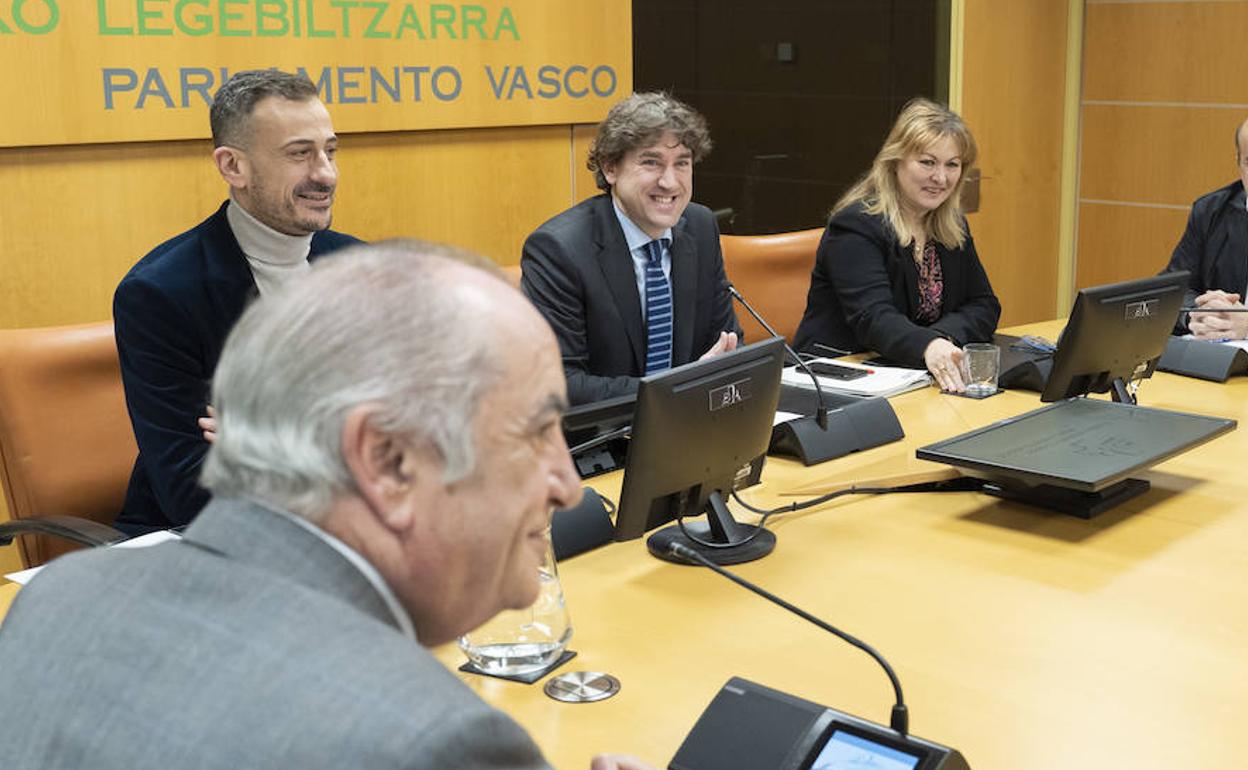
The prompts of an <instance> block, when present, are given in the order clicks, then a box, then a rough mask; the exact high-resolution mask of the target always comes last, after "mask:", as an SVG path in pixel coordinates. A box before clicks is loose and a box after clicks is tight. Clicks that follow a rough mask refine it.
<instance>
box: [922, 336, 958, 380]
mask: <svg viewBox="0 0 1248 770" xmlns="http://www.w3.org/2000/svg"><path fill="white" fill-rule="evenodd" d="M923 363H924V364H926V365H927V370H928V371H929V372H931V373H932V376H933V377H935V378H936V384H937V385H939V386H940V389H941V390H946V391H949V392H950V393H963V392H965V391H966V383H965V382H964V381H963V380H962V349H961V348H959V347H958V346H957V345H954V344H953V343H952V342H950V341H949V340H947V339H945V338H944V337H939V338H937V339H934V340H932V341H931V342H930V343H928V346H927V349H926V350H924V351H923Z"/></svg>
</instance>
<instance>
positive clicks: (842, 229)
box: [794, 206, 1001, 368]
mask: <svg viewBox="0 0 1248 770" xmlns="http://www.w3.org/2000/svg"><path fill="white" fill-rule="evenodd" d="M912 254H913V252H912V250H911V248H910V247H909V246H902V244H901V243H900V242H899V241H898V239H897V236H896V235H895V234H894V233H893V230H892V228H891V227H889V225H888V223H887V222H886V221H885V219H884V217H882V216H872V215H869V214H867V213H866V212H864V211H863V210H862V208H861V207H858V206H851V207H850V208H847V209H843V210H842V211H840V212H838V213H837V214H836V215H835V216H834V217H832V220H831V221H830V222H829V223H828V228H827V230H826V231H824V233H823V240H821V241H820V242H819V250H818V252H817V253H816V256H815V269H814V272H813V273H812V274H811V276H810V292H809V294H808V295H807V297H806V314H805V315H804V316H803V317H802V323H801V324H800V325H799V326H798V327H797V335H796V338H795V339H794V347H795V348H797V349H798V350H810V349H812V347H811V346H812V344H813V343H815V342H821V343H823V344H824V345H830V346H832V347H834V348H839V349H841V350H847V351H851V352H856V351H860V350H874V351H875V352H877V353H879V354H881V355H882V356H884V357H885V358H887V359H888V360H890V361H894V362H896V363H898V364H901V365H903V366H915V367H920V368H921V367H923V365H924V364H923V351H924V350H926V349H927V346H928V345H929V344H930V343H931V342H932V340H934V339H936V338H938V337H945V338H947V339H949V340H950V341H951V342H953V343H954V344H955V345H959V346H960V345H964V344H966V343H968V342H991V341H992V334H993V332H994V331H996V328H997V319H999V318H1000V317H1001V303H1000V302H998V301H997V297H996V295H995V294H993V293H992V285H991V284H989V282H988V274H987V273H986V272H984V266H983V265H982V264H980V262H979V255H978V254H976V253H975V242H974V241H973V240H972V239H971V237H970V235H969V234H968V235H967V237H966V244H965V245H964V246H963V247H962V248H961V249H954V250H950V249H947V248H945V247H944V246H942V245H941V244H940V243H937V244H936V255H937V258H938V259H939V260H940V269H941V272H942V273H943V275H944V294H943V300H942V309H941V313H942V315H941V316H940V318H938V319H937V320H936V322H935V323H933V324H931V325H930V326H925V325H923V324H921V323H919V322H918V321H915V320H914V318H915V317H916V316H917V315H918V310H919V272H918V268H917V267H916V266H915V264H914V257H913V256H912Z"/></svg>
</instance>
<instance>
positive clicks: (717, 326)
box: [520, 194, 741, 404]
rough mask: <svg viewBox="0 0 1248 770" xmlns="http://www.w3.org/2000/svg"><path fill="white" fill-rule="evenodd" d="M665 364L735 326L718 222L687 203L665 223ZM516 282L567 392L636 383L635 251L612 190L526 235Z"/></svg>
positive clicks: (641, 328) (575, 399)
mask: <svg viewBox="0 0 1248 770" xmlns="http://www.w3.org/2000/svg"><path fill="white" fill-rule="evenodd" d="M671 256H672V274H671V277H672V301H673V306H674V311H673V312H674V314H675V327H674V331H673V339H672V365H673V366H679V365H680V364H686V363H689V362H690V361H693V360H695V359H697V358H698V357H699V356H701V355H702V354H703V353H705V352H706V351H707V350H708V349H709V348H710V347H711V346H712V345H713V344H715V341H716V340H717V339H718V337H719V333H720V332H722V331H735V332H737V333H738V334H740V333H741V327H740V325H739V324H738V323H737V316H736V314H735V313H734V312H733V309H732V296H731V295H730V294H729V293H728V291H727V288H726V287H727V278H726V277H725V275H724V258H723V254H722V253H721V252H720V249H719V229H718V228H717V227H716V225H715V216H714V215H713V214H712V213H711V211H710V209H708V208H706V207H705V206H700V205H698V204H696V203H690V204H689V206H688V207H687V208H686V209H685V213H684V215H683V216H682V217H681V218H680V221H679V222H677V223H676V226H675V227H673V228H672V245H671ZM520 265H521V268H522V270H523V276H522V278H521V281H520V285H521V288H522V289H523V290H524V293H525V294H526V295H528V297H529V299H530V300H532V301H533V304H534V305H536V306H537V309H538V310H539V311H541V313H542V315H543V316H545V317H546V320H547V321H548V322H549V323H550V326H551V328H552V329H554V331H555V337H556V339H558V341H559V349H560V351H561V352H562V354H563V371H564V374H566V375H567V378H568V399H569V400H570V401H571V402H572V403H573V404H585V403H589V402H592V401H601V400H602V399H606V398H612V397H615V396H623V395H628V394H630V393H634V392H636V390H637V381H638V379H639V378H640V377H641V375H642V374H644V372H645V360H646V355H645V353H646V331H645V322H644V320H643V319H642V315H641V299H640V297H639V296H638V294H637V277H636V273H635V272H634V271H633V259H632V256H631V255H630V254H629V251H628V244H627V243H625V241H624V231H623V230H621V229H620V223H619V220H618V219H616V216H615V209H614V206H613V204H612V202H611V196H610V195H609V194H603V195H598V196H596V197H593V198H590V199H588V200H586V201H583V202H581V203H579V204H577V205H576V206H573V207H572V208H570V209H568V210H567V211H565V212H563V213H562V214H560V215H559V216H557V217H555V218H554V219H551V220H550V221H549V222H547V223H545V224H544V225H542V226H541V227H539V228H538V229H537V230H536V231H535V232H534V233H533V234H532V235H530V236H529V237H528V239H527V240H526V241H525V242H524V252H523V255H522V257H521V261H520Z"/></svg>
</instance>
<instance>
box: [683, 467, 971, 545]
mask: <svg viewBox="0 0 1248 770" xmlns="http://www.w3.org/2000/svg"><path fill="white" fill-rule="evenodd" d="M981 488H983V481H981V480H980V479H974V478H967V477H964V478H957V479H952V480H948V481H928V482H923V483H921V484H906V485H904V486H898V487H850V488H849V489H838V490H837V491H835V492H829V493H828V494H826V495H820V496H818V497H812V498H811V499H809V500H798V501H796V502H792V503H789V504H788V505H782V506H780V507H779V508H770V509H768V508H758V507H755V506H753V505H750V504H749V503H747V502H746V501H744V500H742V499H741V496H740V495H738V494H737V493H736V492H735V491H734V492H733V493H732V499H733V500H736V501H737V504H738V505H740V506H741V507H742V508H745V509H746V510H747V511H750V512H751V513H757V514H760V515H761V516H762V518H761V519H759V521H758V523H757V524H755V525H754V532H753V533H752V534H751V535H750V536H749V537H748V538H746V539H745V540H744V541H743V542H742V543H734V544H732V545H734V546H739V545H743V544H744V543H748V542H750V541H751V540H753V539H754V538H755V537H757V536H758V533H759V532H761V531H762V530H763V529H764V528H765V527H766V525H767V520H768V519H770V518H771V517H772V516H776V515H779V514H785V513H796V512H797V511H801V510H805V509H806V508H814V507H816V506H819V505H823V504H824V503H828V502H831V501H833V500H835V499H836V498H838V497H845V496H847V495H887V494H892V493H914V492H974V491H978V490H980V489H981ZM676 525H677V526H678V527H680V532H681V534H682V535H684V536H685V537H687V538H689V539H690V540H692V541H693V542H695V543H697V544H698V545H700V546H702V547H704V548H728V547H731V546H729V545H726V544H723V543H712V542H710V541H707V540H702V539H700V538H699V537H697V536H696V535H694V534H693V533H692V532H690V531H689V530H687V529H686V528H685V521H684V517H683V516H681V517H679V518H677V519H676Z"/></svg>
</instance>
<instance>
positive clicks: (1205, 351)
mask: <svg viewBox="0 0 1248 770" xmlns="http://www.w3.org/2000/svg"><path fill="white" fill-rule="evenodd" d="M1157 368H1158V369H1159V370H1160V371H1163V372H1172V373H1174V374H1183V375H1187V376H1188V377H1197V378H1199V379H1202V380H1212V381H1213V382H1226V381H1227V380H1228V379H1230V378H1231V376H1232V375H1236V374H1248V352H1245V351H1244V350H1242V349H1240V348H1237V347H1235V346H1234V345H1223V344H1221V343H1219V342H1211V341H1209V340H1188V339H1183V338H1182V337H1171V338H1170V341H1169V342H1167V343H1166V352H1165V353H1162V355H1161V360H1160V361H1158V362H1157Z"/></svg>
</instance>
